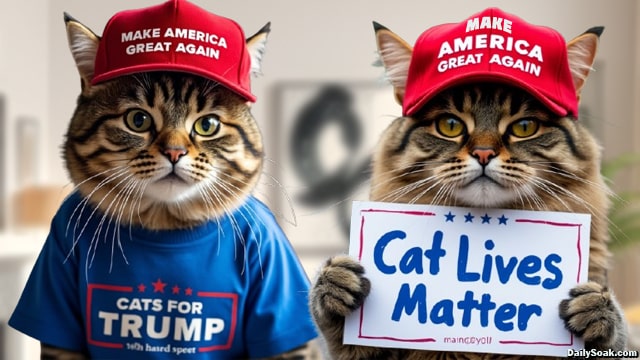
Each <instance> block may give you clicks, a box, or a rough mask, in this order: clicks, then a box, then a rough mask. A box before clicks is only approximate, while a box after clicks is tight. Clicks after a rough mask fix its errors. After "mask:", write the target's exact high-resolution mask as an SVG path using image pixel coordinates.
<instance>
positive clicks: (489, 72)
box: [402, 8, 578, 117]
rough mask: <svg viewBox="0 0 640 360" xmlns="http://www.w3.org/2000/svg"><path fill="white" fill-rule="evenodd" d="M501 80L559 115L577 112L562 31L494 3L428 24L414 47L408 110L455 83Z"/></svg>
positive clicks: (414, 109) (405, 106)
mask: <svg viewBox="0 0 640 360" xmlns="http://www.w3.org/2000/svg"><path fill="white" fill-rule="evenodd" d="M476 81H498V82H503V83H507V84H511V85H514V86H517V87H520V88H522V89H524V90H525V91H527V92H529V93H530V94H531V95H533V96H535V97H536V98H537V99H538V100H539V101H540V102H541V103H542V104H544V105H546V106H547V107H548V108H549V109H550V110H552V111H553V112H554V113H556V114H557V115H559V116H574V117H577V116H578V99H577V97H576V91H575V88H574V85H573V78H572V76H571V71H570V69H569V63H568V60H567V45H566V42H565V40H564V38H563V37H562V35H560V33H558V32H557V31H555V30H553V29H551V28H548V27H544V26H536V25H532V24H529V23H527V22H526V21H524V20H522V19H521V18H519V17H517V16H514V15H512V14H508V13H506V12H504V11H502V10H500V9H498V8H489V9H486V10H484V11H482V12H479V13H477V14H475V15H472V16H471V17H469V18H468V19H466V20H464V21H463V22H461V23H455V24H443V25H438V26H434V27H432V28H430V29H427V30H426V31H425V32H423V33H422V35H420V37H419V38H418V40H417V41H416V44H415V46H414V48H413V55H412V57H411V63H410V66H409V74H408V77H407V87H406V91H405V96H404V100H403V104H402V111H403V115H405V116H410V115H413V114H415V113H416V112H417V111H418V110H419V109H420V108H421V107H422V106H423V105H424V104H425V103H426V102H427V101H429V100H430V99H431V98H433V97H434V96H435V95H436V94H437V93H438V92H440V91H442V90H444V89H446V88H449V87H451V86H454V85H459V84H463V83H469V82H476Z"/></svg>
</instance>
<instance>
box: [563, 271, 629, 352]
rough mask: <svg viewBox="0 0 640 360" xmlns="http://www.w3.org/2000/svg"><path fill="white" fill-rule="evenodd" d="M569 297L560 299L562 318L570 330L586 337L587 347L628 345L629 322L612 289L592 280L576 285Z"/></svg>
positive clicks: (618, 347) (619, 347)
mask: <svg viewBox="0 0 640 360" xmlns="http://www.w3.org/2000/svg"><path fill="white" fill-rule="evenodd" d="M569 296H570V298H568V299H565V300H562V301H561V302H560V317H561V318H562V319H563V320H564V324H565V327H566V328H567V329H568V330H569V331H571V332H572V333H574V334H575V335H577V336H579V337H582V339H584V342H585V346H586V347H587V348H590V349H591V348H593V349H602V350H604V349H614V350H623V349H624V348H625V345H626V330H625V329H626V325H625V323H624V320H623V317H622V311H621V309H620V306H619V305H618V303H617V301H616V299H615V298H614V296H613V294H612V293H611V292H610V291H609V289H607V288H606V287H604V286H602V285H600V284H598V283H596V282H592V281H591V282H587V283H584V284H579V285H577V286H575V287H574V288H573V289H571V291H569Z"/></svg>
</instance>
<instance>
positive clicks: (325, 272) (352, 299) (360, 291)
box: [310, 255, 371, 317]
mask: <svg viewBox="0 0 640 360" xmlns="http://www.w3.org/2000/svg"><path fill="white" fill-rule="evenodd" d="M370 290H371V283H370V282H369V279H367V278H366V277H364V268H363V267H362V265H360V263H359V262H357V261H356V260H354V259H352V258H351V257H349V256H346V255H339V256H336V257H333V258H331V259H329V260H327V262H326V264H325V265H324V267H323V268H322V269H321V270H320V273H319V275H318V279H317V281H316V283H315V284H314V286H313V288H312V289H311V296H310V299H311V305H312V310H313V312H314V314H315V315H316V316H322V315H330V316H339V317H345V316H347V315H349V314H350V313H351V312H353V311H354V310H355V309H357V308H359V307H360V306H361V305H362V303H363V302H364V299H365V298H366V297H367V295H369V291H370Z"/></svg>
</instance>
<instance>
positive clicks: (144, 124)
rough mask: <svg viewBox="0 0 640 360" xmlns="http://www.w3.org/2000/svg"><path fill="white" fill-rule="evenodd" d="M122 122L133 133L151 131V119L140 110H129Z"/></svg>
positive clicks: (146, 113)
mask: <svg viewBox="0 0 640 360" xmlns="http://www.w3.org/2000/svg"><path fill="white" fill-rule="evenodd" d="M124 122H125V124H126V125H127V127H128V128H129V129H131V130H133V131H135V132H145V131H149V129H151V125H153V119H152V117H151V115H149V113H148V112H146V111H144V110H140V109H133V110H129V111H128V112H127V113H126V114H125V115H124Z"/></svg>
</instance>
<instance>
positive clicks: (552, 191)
mask: <svg viewBox="0 0 640 360" xmlns="http://www.w3.org/2000/svg"><path fill="white" fill-rule="evenodd" d="M376 35H377V39H378V47H379V50H380V55H381V58H382V62H383V64H384V66H385V68H386V70H387V75H388V77H389V79H390V80H391V83H392V84H393V85H394V90H395V95H396V98H397V100H398V101H399V102H402V99H403V97H404V94H405V90H406V79H407V73H408V70H409V62H410V59H411V55H412V49H411V47H410V46H409V45H407V44H406V42H404V41H403V40H402V39H400V38H399V37H397V35H395V34H393V33H392V32H390V31H389V30H388V29H386V28H384V27H382V26H379V25H377V26H376ZM596 42H597V34H593V33H585V34H584V35H582V36H581V37H579V38H576V39H575V40H573V41H572V42H570V43H569V45H568V49H567V50H568V53H569V62H570V67H571V70H572V73H573V75H574V86H575V88H576V89H577V91H578V94H577V95H578V96H579V91H580V89H581V87H582V85H583V83H584V81H585V79H586V76H587V74H588V69H590V66H591V62H592V61H593V57H594V51H595V47H596V46H595V44H596ZM599 152H600V148H599V146H598V144H597V143H596V141H595V139H594V138H593V137H592V136H591V135H590V134H589V132H588V131H587V130H586V129H584V128H583V126H582V125H581V124H580V123H579V122H578V121H575V119H572V118H569V117H561V116H558V115H556V114H555V113H553V112H552V111H550V110H549V109H548V108H546V107H545V106H543V105H542V104H541V102H539V101H538V100H537V99H536V98H535V97H534V96H532V95H530V94H529V93H527V92H525V91H524V90H521V89H519V88H516V87H513V86H510V85H506V84H504V83H500V82H492V81H484V82H472V83H467V84H462V85H457V86H455V87H452V88H448V89H446V90H444V91H442V92H440V93H439V94H437V96H435V97H434V98H432V99H431V100H429V101H428V102H427V103H425V105H423V106H422V107H421V108H420V110H419V111H418V112H416V113H414V114H412V115H410V116H405V117H402V118H398V119H396V120H395V121H394V122H393V123H392V124H391V126H390V127H389V128H388V129H387V130H386V131H385V132H384V134H383V136H382V138H381V140H380V143H379V145H378V147H377V150H376V153H375V155H374V166H373V176H372V188H371V197H372V199H374V200H379V201H390V202H405V203H429V204H439V205H457V206H471V207H509V208H520V209H532V210H556V211H581V212H588V213H597V214H598V215H601V214H603V211H604V210H603V209H606V199H605V198H606V196H601V195H602V194H603V193H606V187H605V186H604V184H603V182H602V180H601V178H600V175H599V161H600V155H599Z"/></svg>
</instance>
